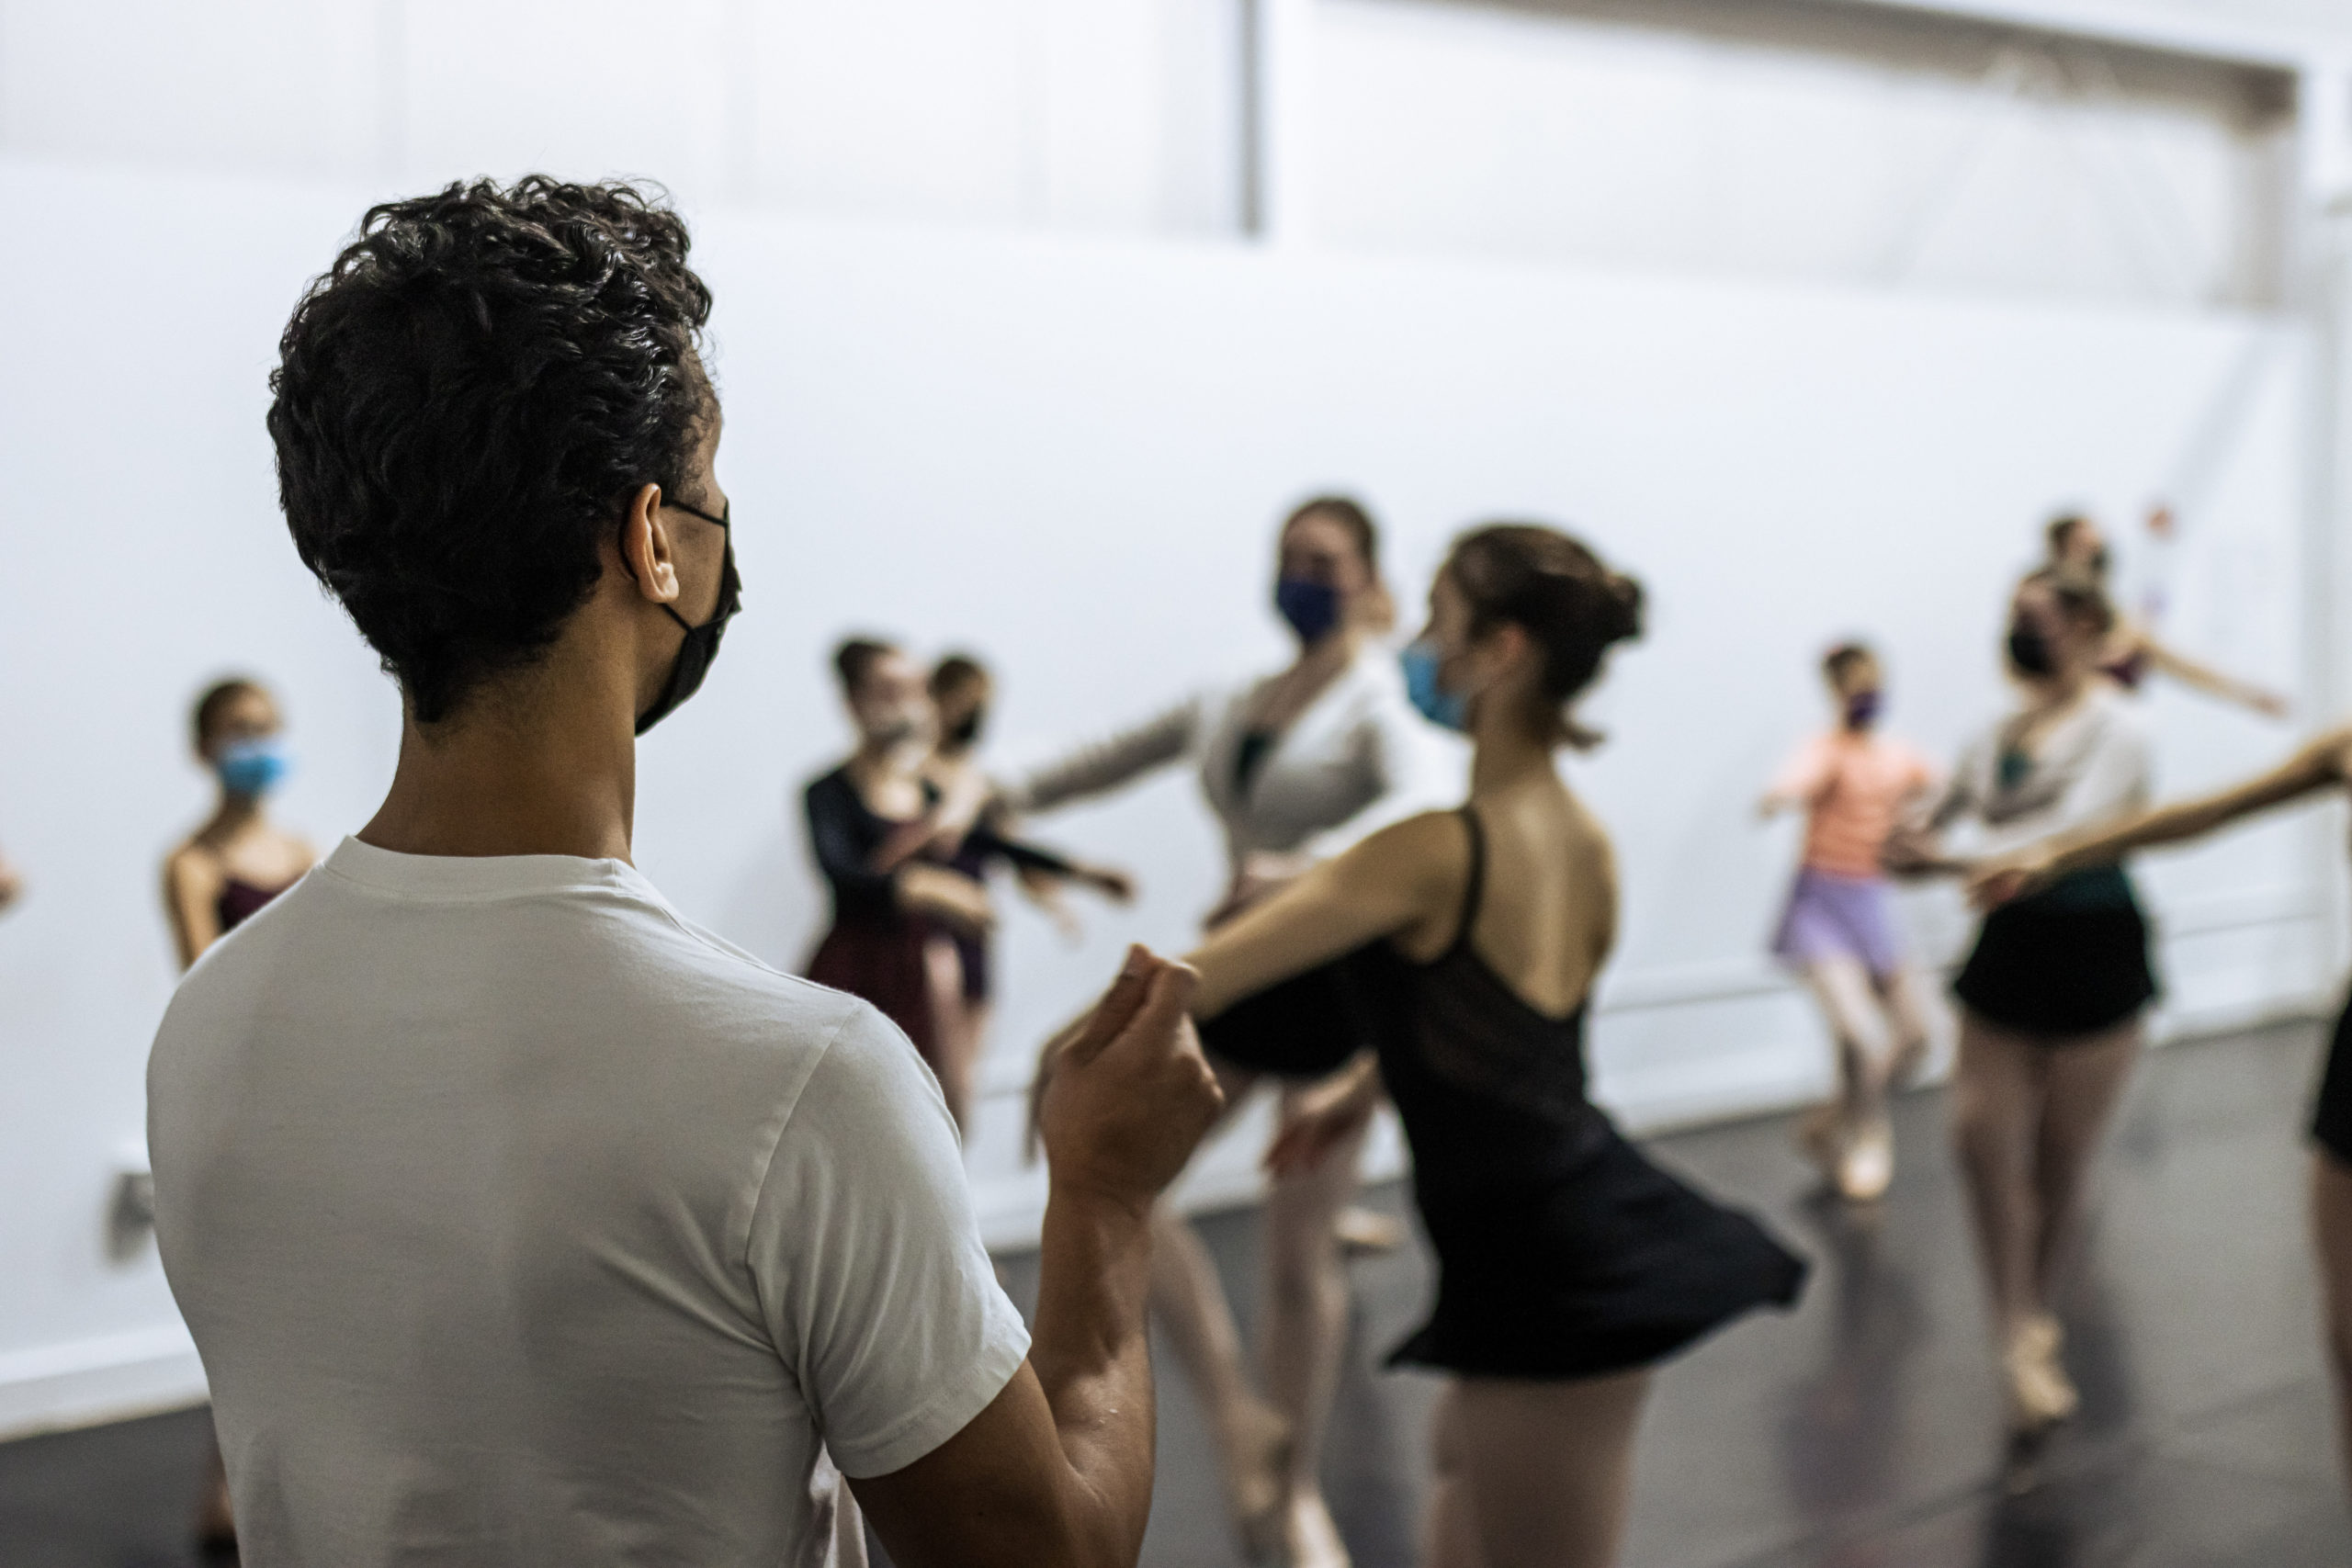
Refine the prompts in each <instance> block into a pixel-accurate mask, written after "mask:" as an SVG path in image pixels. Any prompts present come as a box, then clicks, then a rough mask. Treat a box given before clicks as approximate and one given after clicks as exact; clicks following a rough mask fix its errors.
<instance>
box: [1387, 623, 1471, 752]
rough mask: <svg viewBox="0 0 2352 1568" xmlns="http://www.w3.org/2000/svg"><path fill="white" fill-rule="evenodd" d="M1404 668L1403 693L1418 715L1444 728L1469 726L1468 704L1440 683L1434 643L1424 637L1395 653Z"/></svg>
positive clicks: (1457, 728) (1454, 728)
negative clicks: (1417, 711)
mask: <svg viewBox="0 0 2352 1568" xmlns="http://www.w3.org/2000/svg"><path fill="white" fill-rule="evenodd" d="M1397 663H1398V664H1399V665H1401V666H1403V667H1404V671H1405V695H1406V696H1407V697H1408V698H1410V699H1411V701H1412V704H1413V706H1414V707H1415V708H1417V709H1418V710H1419V712H1420V716H1422V717H1423V718H1425V719H1428V720H1429V721H1430V723H1431V724H1434V725H1436V726H1438V727H1439V728H1443V729H1453V730H1462V729H1466V728H1469V723H1470V716H1469V711H1468V710H1469V706H1470V705H1469V703H1468V702H1467V701H1466V700H1464V698H1461V697H1458V696H1456V695H1454V694H1453V693H1452V692H1449V691H1447V690H1446V689H1445V688H1444V687H1443V686H1442V685H1441V684H1439V682H1438V678H1437V665H1438V652H1437V644H1435V643H1433V642H1431V641H1430V639H1429V638H1427V637H1423V638H1421V640H1420V641H1419V642H1416V643H1412V644H1409V645H1408V646H1407V647H1406V648H1405V649H1404V650H1403V651H1401V652H1399V653H1398V654H1397Z"/></svg>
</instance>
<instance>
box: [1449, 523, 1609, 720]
mask: <svg viewBox="0 0 2352 1568" xmlns="http://www.w3.org/2000/svg"><path fill="white" fill-rule="evenodd" d="M1445 570H1446V571H1447V573H1448V574H1449V575H1450V576H1451V577H1452V578H1453V585H1454V587H1455V588H1457V589H1459V590H1460V591H1461V592H1462V596H1463V598H1464V599H1466V600H1468V601H1469V604H1470V622H1471V630H1472V632H1473V633H1474V634H1476V635H1481V636H1483V635H1484V634H1486V633H1487V632H1489V631H1491V630H1493V629H1494V628H1495V627H1496V626H1503V625H1506V624H1508V625H1510V626H1518V627H1519V628H1521V630H1522V631H1524V632H1526V633H1527V635H1528V636H1529V637H1532V638H1533V639H1534V641H1535V646H1536V647H1537V648H1539V649H1542V650H1543V654H1544V675H1543V682H1542V686H1543V692H1544V696H1545V698H1546V699H1548V700H1549V701H1550V702H1551V703H1553V704H1554V705H1556V706H1557V707H1558V708H1559V710H1560V735H1561V739H1565V740H1566V742H1567V743H1568V744H1569V745H1571V746H1575V747H1577V748H1578V749H1580V750H1582V749H1589V748H1590V747H1593V746H1597V745H1599V744H1600V739H1601V738H1600V735H1599V734H1598V733H1597V732H1595V731H1593V730H1589V729H1587V728H1584V727H1583V726H1581V725H1579V724H1577V722H1576V721H1575V720H1574V719H1572V718H1570V717H1569V716H1568V714H1567V707H1568V705H1569V704H1570V703H1572V702H1574V701H1575V700H1576V698H1577V696H1578V695H1579V694H1582V693H1583V691H1584V690H1585V688H1586V687H1588V686H1589V685H1591V684H1592V682H1593V678H1594V677H1595V676H1596V675H1598V674H1600V661H1601V658H1602V656H1603V655H1605V654H1606V653H1607V652H1608V651H1609V649H1611V647H1612V646H1614V645H1615V644H1617V643H1621V642H1624V641H1626V640H1628V639H1629V638H1633V637H1639V636H1641V635H1642V585H1641V584H1640V583H1638V582H1636V581H1634V580H1633V579H1632V578H1630V577H1627V576H1626V575H1624V574H1623V572H1619V571H1612V570H1610V569H1609V567H1607V566H1606V565H1604V564H1602V562H1601V559H1600V557H1599V556H1597V555H1595V554H1593V553H1592V550H1591V548H1590V547H1589V546H1587V545H1586V544H1585V543H1584V542H1583V541H1582V540H1579V539H1574V538H1571V537H1569V536H1567V535H1566V534H1563V533H1561V532H1560V531H1559V530H1558V529H1556V528H1547V527H1544V525H1541V524H1537V523H1489V524H1487V525H1485V526H1484V527H1480V528H1474V529H1472V530H1471V531H1470V532H1469V533H1467V534H1464V535H1463V536H1461V537H1460V538H1459V539H1456V540H1455V541H1454V542H1453V553H1452V554H1451V555H1450V556H1448V557H1447V558H1446V564H1445Z"/></svg>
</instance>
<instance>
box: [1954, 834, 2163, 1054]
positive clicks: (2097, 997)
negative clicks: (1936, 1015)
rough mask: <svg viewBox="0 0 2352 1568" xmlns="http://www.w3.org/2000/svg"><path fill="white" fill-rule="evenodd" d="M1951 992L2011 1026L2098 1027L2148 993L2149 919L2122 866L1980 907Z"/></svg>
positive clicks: (2050, 1031) (2058, 1030) (2038, 1030)
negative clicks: (1979, 921)
mask: <svg viewBox="0 0 2352 1568" xmlns="http://www.w3.org/2000/svg"><path fill="white" fill-rule="evenodd" d="M1951 989H1952V995H1954V996H1956V997H1958V998H1960V999H1961V1001H1962V1002H1963V1003H1965V1004H1966V1005H1967V1007H1968V1010H1970V1011H1971V1012H1973V1013H1974V1014H1976V1015H1977V1016H1978V1017H1979V1018H1982V1019H1984V1020H1985V1021H1986V1022H1987V1023H1991V1024H1995V1025H1996V1026H1998V1027H2000V1028H2002V1029H2006V1030H2009V1031H2011V1032H2015V1033H2018V1034H2032V1035H2042V1036H2051V1035H2081V1034H2097V1033H2100V1032H2104V1031H2106V1030H2109V1029H2113V1028H2115V1027H2116V1026H2117V1025H2119V1024H2121V1023H2123V1022H2126V1021H2129V1020H2130V1019H2131V1016H2132V1014H2134V1013H2136V1012H2138V1011H2139V1010H2141V1009H2142V1008H2144V1007H2146V1006H2147V1005H2148V1003H2149V1002H2151V1001H2153V1000H2154V999H2155V996H2156V977H2155V975H2154V971H2153V970H2151V969H2150V968H2149V966H2148V922H2147V920H2146V919H2144V918H2143V916H2142V915H2141V913H2140V904H2139V900H2138V899H2137V898H2136V897H2134V896H2133V894H2132V891H2131V879H2130V878H2128V877H2126V876H2125V875H2124V874H2123V871H2122V868H2121V867H2120V866H2101V867H2098V868H2096V869H2094V870H2090V871H2081V872H2076V873H2075V874H2073V875H2071V876H2065V877H2061V878H2060V879H2059V880H2058V881H2056V882H2054V883H2052V885H2051V886H2048V887H2046V888H2044V889H2042V890H2041V892H2039V893H2033V894H2029V895H2028V896H2027V897H2023V898H2019V899H2017V900H2015V901H2013V902H2011V903H2007V904H2004V905H2002V906H2001V907H2000V908H1997V909H1996V910H1994V911H1993V912H1992V913H1991V914H1989V915H1987V916H1985V924H1984V927H1983V928H1982V929H1981V930H1980V931H1978V932H1977V933H1976V946H1975V949H1974V951H1973V952H1971V953H1969V955H1968V963H1967V964H1966V966H1965V967H1963V968H1962V970H1961V972H1960V978H1959V979H1957V980H1955V981H1953V982H1952V987H1951Z"/></svg>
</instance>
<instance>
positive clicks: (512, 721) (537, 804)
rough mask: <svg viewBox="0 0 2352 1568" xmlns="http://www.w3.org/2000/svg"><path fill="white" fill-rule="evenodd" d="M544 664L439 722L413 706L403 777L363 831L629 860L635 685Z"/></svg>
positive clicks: (407, 847)
mask: <svg viewBox="0 0 2352 1568" xmlns="http://www.w3.org/2000/svg"><path fill="white" fill-rule="evenodd" d="M534 673H535V674H536V675H537V676H538V677H539V678H537V679H530V678H525V679H524V680H522V681H518V682H515V683H514V684H513V685H511V686H509V687H507V688H506V689H503V690H501V691H497V692H494V693H486V694H481V695H478V696H476V697H474V698H473V699H471V700H470V701H469V702H468V704H467V705H466V706H465V707H464V708H463V709H462V710H461V711H460V712H458V714H456V715H454V716H451V717H449V718H447V719H446V720H444V721H443V722H441V723H439V724H434V725H419V724H418V723H417V722H416V720H415V718H414V716H413V715H412V716H410V717H409V718H408V720H407V722H406V723H405V724H404V725H403V726H402V727H401V760H400V766H399V768H398V770H397V771H396V772H395V773H393V775H392V787H391V789H390V792H389V793H388V794H387V795H385V796H384V804H383V807H381V808H380V809H379V811H378V812H377V813H376V815H375V817H374V818H373V819H372V820H370V821H369V822H368V825H367V826H366V827H365V828H362V829H360V830H359V835H358V836H359V840H360V841H361V842H362V843H367V844H373V845H374V846H376V847H377V848H378V849H383V850H393V851H397V852H401V853H402V854H413V855H465V856H479V855H576V856H579V857H581V858H582V859H586V860H618V861H626V860H628V858H629V833H630V829H631V825H632V818H633V814H634V812H635V809H636V803H637V742H636V737H635V736H634V734H633V733H632V725H631V723H630V720H629V714H630V707H629V703H630V701H631V700H632V697H631V694H628V693H626V692H622V693H613V692H606V691H602V690H600V689H598V687H597V685H595V684H594V683H590V682H580V681H578V680H576V679H574V680H571V681H562V680H556V679H552V678H548V676H549V672H548V671H536V672H534Z"/></svg>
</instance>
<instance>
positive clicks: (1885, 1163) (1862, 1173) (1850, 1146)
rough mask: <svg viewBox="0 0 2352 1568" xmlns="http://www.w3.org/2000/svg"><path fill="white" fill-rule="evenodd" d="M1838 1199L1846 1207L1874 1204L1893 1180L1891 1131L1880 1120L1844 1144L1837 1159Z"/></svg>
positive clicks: (1892, 1130) (1892, 1134) (1867, 1126)
mask: <svg viewBox="0 0 2352 1568" xmlns="http://www.w3.org/2000/svg"><path fill="white" fill-rule="evenodd" d="M1835 1180H1836V1182H1837V1184H1838V1196H1839V1197H1840V1198H1843V1199H1845V1200H1846V1201H1848V1202H1849V1203H1875V1202H1877V1201H1879V1200H1880V1199H1881V1198H1883V1197H1885V1196H1886V1190H1887V1188H1888V1186H1889V1185H1891V1184H1892V1183H1893V1182H1894V1128H1892V1127H1890V1126H1889V1125H1887V1123H1886V1122H1885V1121H1884V1120H1883V1118H1882V1119H1881V1120H1879V1121H1876V1122H1871V1123H1869V1124H1868V1125H1866V1126H1864V1127H1863V1128H1862V1129H1861V1130H1860V1132H1857V1133H1856V1134H1853V1135H1852V1136H1851V1137H1850V1138H1849V1139H1848V1140H1847V1142H1846V1147H1845V1150H1844V1152H1842V1153H1841V1154H1839V1155H1838V1168H1837V1174H1836V1177H1835Z"/></svg>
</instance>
